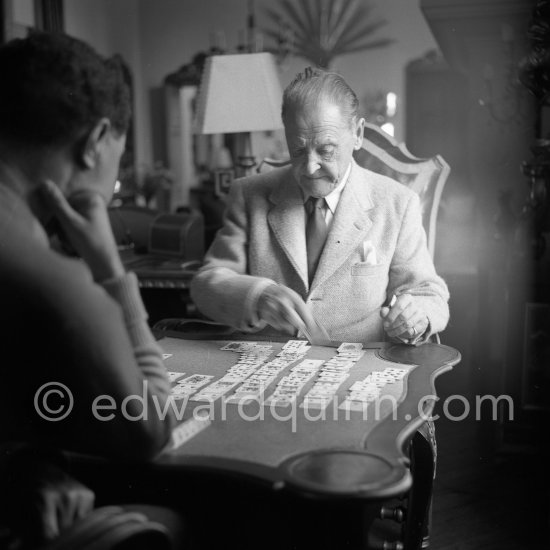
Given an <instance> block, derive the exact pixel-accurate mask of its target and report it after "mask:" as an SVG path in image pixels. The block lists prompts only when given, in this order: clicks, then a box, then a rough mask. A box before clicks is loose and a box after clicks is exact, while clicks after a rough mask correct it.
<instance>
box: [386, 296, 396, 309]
mask: <svg viewBox="0 0 550 550" xmlns="http://www.w3.org/2000/svg"><path fill="white" fill-rule="evenodd" d="M395 302H397V296H396V295H395V294H393V295H392V297H391V300H390V305H389V306H388V307H389V308H390V309H391V308H392V307H393V306H394V305H395Z"/></svg>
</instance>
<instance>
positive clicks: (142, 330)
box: [101, 273, 170, 394]
mask: <svg viewBox="0 0 550 550" xmlns="http://www.w3.org/2000/svg"><path fill="white" fill-rule="evenodd" d="M101 286H102V287H103V288H104V289H105V290H106V292H107V293H108V294H109V295H110V296H111V298H113V299H114V300H115V301H116V302H118V303H119V304H120V306H121V309H122V314H123V318H124V324H125V326H126V329H127V331H128V336H129V337H130V342H131V343H132V346H133V350H134V354H135V357H136V362H137V365H138V367H139V368H140V369H141V371H142V372H143V375H144V376H145V377H146V378H147V380H148V381H149V384H150V385H151V389H152V390H153V391H155V392H156V393H160V394H168V393H169V392H170V382H169V381H168V378H167V376H166V369H165V368H164V365H163V362H162V351H161V349H160V348H159V346H158V345H157V344H156V342H155V339H154V337H153V335H152V333H151V330H150V329H149V326H148V325H147V318H148V317H147V311H146V310H145V307H144V305H143V301H142V299H141V295H140V293H139V287H138V281H137V277H136V275H135V274H134V273H125V274H124V275H123V276H122V277H119V278H116V279H109V280H107V281H104V282H102V283H101Z"/></svg>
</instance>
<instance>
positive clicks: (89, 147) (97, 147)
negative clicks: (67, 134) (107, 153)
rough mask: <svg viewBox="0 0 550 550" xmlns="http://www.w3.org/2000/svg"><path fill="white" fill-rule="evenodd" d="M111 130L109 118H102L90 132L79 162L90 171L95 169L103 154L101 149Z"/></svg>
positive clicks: (82, 148) (80, 153) (84, 142)
mask: <svg viewBox="0 0 550 550" xmlns="http://www.w3.org/2000/svg"><path fill="white" fill-rule="evenodd" d="M110 130H111V122H110V121H109V119H108V118H102V119H100V120H99V122H97V124H96V125H95V126H94V127H93V128H92V129H91V130H90V132H88V134H87V135H86V136H85V138H84V141H83V143H82V147H81V149H80V151H79V152H78V156H79V157H80V158H79V159H78V160H79V161H80V162H82V164H83V165H84V166H85V167H86V168H89V169H90V170H91V169H93V168H95V167H96V165H97V162H98V160H99V156H100V154H101V149H102V147H103V143H104V140H105V138H106V137H107V135H108V134H109V132H110Z"/></svg>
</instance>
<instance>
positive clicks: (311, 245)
mask: <svg viewBox="0 0 550 550" xmlns="http://www.w3.org/2000/svg"><path fill="white" fill-rule="evenodd" d="M325 204H326V202H325V199H324V198H320V199H317V198H315V197H309V199H308V200H307V201H306V211H307V213H308V219H307V224H306V247H307V272H308V279H309V284H310V285H311V282H312V281H313V277H314V275H315V271H316V270H317V264H318V263H319V258H320V257H321V252H322V251H323V247H324V246H325V241H326V239H327V233H328V228H327V224H326V222H325Z"/></svg>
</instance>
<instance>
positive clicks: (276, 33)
mask: <svg viewBox="0 0 550 550" xmlns="http://www.w3.org/2000/svg"><path fill="white" fill-rule="evenodd" d="M365 2H366V0H295V1H294V2H291V1H290V0H280V1H279V5H278V6H277V7H278V10H273V9H270V8H268V9H267V10H266V14H267V15H268V17H269V18H270V19H271V20H272V22H275V24H276V25H278V26H279V29H278V30H273V29H263V30H264V32H265V33H266V34H267V35H268V36H270V37H274V38H275V39H276V40H278V39H280V37H281V28H280V25H281V24H284V25H286V28H287V29H290V30H292V32H293V33H294V36H295V40H294V44H292V45H289V48H290V49H291V51H292V52H293V53H294V55H297V56H300V57H305V58H306V59H309V60H310V61H313V62H315V63H317V64H319V65H321V66H324V67H328V66H329V65H330V62H331V61H332V60H333V58H334V57H335V56H336V55H342V54H345V53H349V52H350V51H360V50H365V49H372V48H381V47H384V46H387V45H389V44H391V43H392V42H393V40H391V39H388V38H378V39H377V38H376V37H373V34H374V33H376V32H377V31H378V30H379V29H380V28H381V27H383V26H384V25H386V24H387V22H386V21H383V20H376V21H372V17H371V12H372V10H371V6H370V5H369V4H368V3H365Z"/></svg>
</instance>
